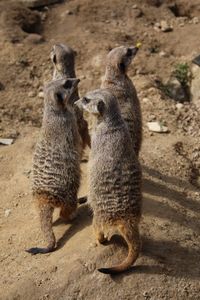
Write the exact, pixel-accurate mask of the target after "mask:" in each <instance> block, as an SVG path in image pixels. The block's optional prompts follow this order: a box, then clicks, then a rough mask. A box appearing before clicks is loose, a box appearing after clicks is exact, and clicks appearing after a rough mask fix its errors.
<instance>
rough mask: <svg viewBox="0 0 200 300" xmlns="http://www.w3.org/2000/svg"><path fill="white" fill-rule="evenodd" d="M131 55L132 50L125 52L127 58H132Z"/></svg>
mask: <svg viewBox="0 0 200 300" xmlns="http://www.w3.org/2000/svg"><path fill="white" fill-rule="evenodd" d="M132 54H133V53H132V50H131V49H129V48H128V50H127V52H126V55H127V56H132Z"/></svg>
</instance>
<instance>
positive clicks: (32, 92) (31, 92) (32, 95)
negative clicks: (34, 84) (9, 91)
mask: <svg viewBox="0 0 200 300" xmlns="http://www.w3.org/2000/svg"><path fill="white" fill-rule="evenodd" d="M35 96H36V93H35V91H30V92H29V93H28V97H29V98H34V97H35Z"/></svg>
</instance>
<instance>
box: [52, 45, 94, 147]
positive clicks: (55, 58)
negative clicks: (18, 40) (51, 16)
mask: <svg viewBox="0 0 200 300" xmlns="http://www.w3.org/2000/svg"><path fill="white" fill-rule="evenodd" d="M75 56H76V52H75V51H74V50H73V49H72V48H70V47H68V46H66V45H63V44H56V45H54V46H53V48H52V50H51V54H50V57H51V61H52V63H53V66H54V72H53V79H61V78H63V77H68V78H76V73H75ZM78 99H79V94H78V89H76V90H75V91H74V93H73V95H72V100H73V102H75V101H77V100H78ZM74 110H75V114H76V118H77V124H78V130H79V134H80V136H81V139H82V146H83V149H84V148H85V147H86V145H88V146H89V147H90V136H89V133H88V125H87V122H86V121H85V120H84V118H83V113H82V112H81V111H80V109H79V108H78V107H74Z"/></svg>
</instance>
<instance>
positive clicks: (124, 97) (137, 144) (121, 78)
mask: <svg viewBox="0 0 200 300" xmlns="http://www.w3.org/2000/svg"><path fill="white" fill-rule="evenodd" d="M137 49H138V48H137V47H129V48H128V47H124V46H121V47H117V48H114V49H113V50H111V51H110V52H109V54H108V56H107V64H106V73H105V76H104V79H103V81H102V85H101V88H104V89H108V90H109V91H110V92H112V93H113V95H115V97H116V98H117V101H118V103H119V106H120V110H121V114H122V117H123V119H124V120H125V122H126V123H127V125H128V129H129V132H130V135H131V139H132V142H133V147H134V150H135V153H136V155H139V151H140V148H141V143H142V116H141V108H140V102H139V99H138V97H137V93H136V89H135V87H134V85H133V83H132V81H131V79H130V78H129V77H128V75H127V70H128V67H129V65H130V63H131V61H132V59H133V58H134V56H135V55H136V52H137Z"/></svg>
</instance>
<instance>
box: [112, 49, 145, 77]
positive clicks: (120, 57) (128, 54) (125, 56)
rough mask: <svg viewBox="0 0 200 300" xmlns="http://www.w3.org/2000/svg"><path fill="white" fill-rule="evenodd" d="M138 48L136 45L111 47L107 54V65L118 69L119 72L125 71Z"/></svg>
mask: <svg viewBox="0 0 200 300" xmlns="http://www.w3.org/2000/svg"><path fill="white" fill-rule="evenodd" d="M138 49H139V47H137V46H136V47H125V46H120V47H116V48H114V49H112V50H111V51H110V52H109V53H108V55H107V65H108V66H111V67H113V68H115V69H117V70H119V71H120V72H121V73H126V71H127V69H128V66H129V65H130V64H131V62H132V60H133V58H134V57H135V55H136V53H137V52H138Z"/></svg>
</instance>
